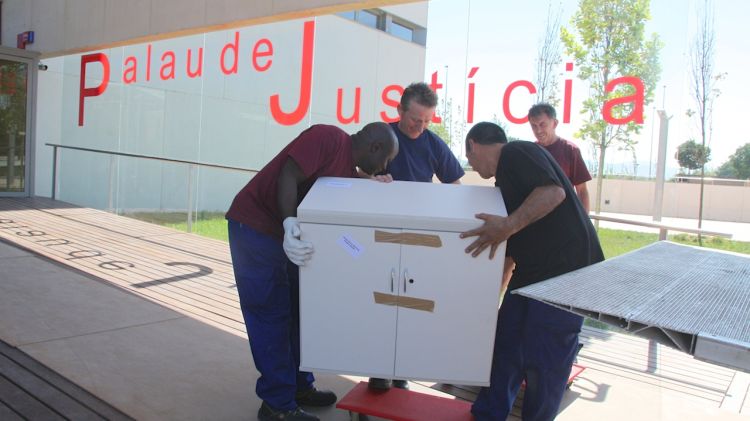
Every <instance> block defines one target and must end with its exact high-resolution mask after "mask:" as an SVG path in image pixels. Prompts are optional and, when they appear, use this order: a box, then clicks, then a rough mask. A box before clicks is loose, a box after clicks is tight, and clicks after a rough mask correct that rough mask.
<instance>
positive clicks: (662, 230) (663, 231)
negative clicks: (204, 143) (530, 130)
mask: <svg viewBox="0 0 750 421" xmlns="http://www.w3.org/2000/svg"><path fill="white" fill-rule="evenodd" d="M46 145H47V146H52V148H53V151H52V199H53V200H54V199H55V198H56V197H57V165H58V152H57V150H58V148H62V149H72V150H77V151H85V152H93V153H101V154H106V155H110V157H111V160H110V174H109V178H110V179H109V208H110V209H112V200H113V196H112V195H113V193H112V190H113V189H112V181H113V179H114V169H115V161H114V157H115V156H124V157H129V158H143V159H151V160H155V161H162V162H171V163H176V164H185V165H188V166H189V171H188V185H187V188H188V206H187V209H188V215H187V231H188V232H192V226H193V221H192V219H193V213H192V211H193V188H192V179H193V171H194V169H195V167H207V168H218V169H224V170H231V171H242V172H250V173H255V172H258V170H255V169H251V168H241V167H232V166H228V165H219V164H210V163H205V162H196V161H187V160H182V159H173V158H162V157H158V156H151V155H142V154H133V153H127V152H114V151H106V150H101V149H90V148H81V147H78V146H66V145H59V144H54V143H46ZM589 217H590V218H591V219H594V220H599V221H608V222H616V223H621V224H629V225H636V226H642V227H648V228H657V229H659V240H665V239H666V238H667V232H668V231H677V232H685V233H689V234H699V235H707V236H712V237H724V238H732V234H728V233H722V232H717V231H709V230H704V229H697V228H687V227H677V226H673V225H664V224H660V223H658V222H643V221H635V220H632V219H621V218H613V217H609V216H604V215H596V214H590V215H589Z"/></svg>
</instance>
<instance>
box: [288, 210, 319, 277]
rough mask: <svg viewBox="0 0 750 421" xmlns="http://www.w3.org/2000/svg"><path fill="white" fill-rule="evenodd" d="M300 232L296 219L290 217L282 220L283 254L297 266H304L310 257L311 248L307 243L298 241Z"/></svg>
mask: <svg viewBox="0 0 750 421" xmlns="http://www.w3.org/2000/svg"><path fill="white" fill-rule="evenodd" d="M300 234H301V230H300V228H299V221H298V220H297V218H295V217H293V216H290V217H288V218H286V219H284V253H286V257H288V258H289V260H291V261H292V263H294V264H295V265H297V266H304V265H305V263H307V261H308V260H310V257H312V253H313V246H312V244H311V243H310V242H308V241H302V240H300V239H299V236H300Z"/></svg>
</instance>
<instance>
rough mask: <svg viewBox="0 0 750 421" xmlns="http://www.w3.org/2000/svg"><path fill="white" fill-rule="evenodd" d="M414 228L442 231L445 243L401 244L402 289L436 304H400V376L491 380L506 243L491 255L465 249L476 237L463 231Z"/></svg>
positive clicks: (463, 381)
mask: <svg viewBox="0 0 750 421" xmlns="http://www.w3.org/2000/svg"><path fill="white" fill-rule="evenodd" d="M408 231H409V230H405V232H408ZM411 232H414V233H421V234H428V235H430V234H433V235H437V236H439V237H440V243H441V246H440V247H426V246H418V245H407V244H403V245H402V246H401V276H400V278H401V279H400V281H401V283H400V290H399V291H400V293H401V294H402V295H403V296H405V297H413V298H419V299H424V300H431V301H434V309H433V310H432V311H424V310H419V309H411V308H405V307H399V309H398V333H397V338H398V340H397V343H396V377H399V378H405V379H423V380H435V381H445V382H451V383H459V384H467V385H488V384H489V380H490V378H489V376H490V368H491V364H492V351H493V346H494V339H495V326H496V322H497V308H498V304H499V300H500V297H499V294H500V284H501V277H502V271H503V260H504V258H503V257H504V255H505V243H503V245H502V246H501V247H500V248H499V249H498V251H497V255H496V256H495V258H494V259H493V260H489V258H488V253H487V252H485V253H484V254H483V255H481V256H480V257H477V258H473V257H471V255H469V254H466V253H465V252H464V249H465V248H466V247H467V246H468V245H469V244H470V243H471V241H472V240H469V239H461V238H459V237H458V233H453V232H420V231H411Z"/></svg>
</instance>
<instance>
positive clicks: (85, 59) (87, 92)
mask: <svg viewBox="0 0 750 421" xmlns="http://www.w3.org/2000/svg"><path fill="white" fill-rule="evenodd" d="M94 61H97V62H99V63H101V64H102V83H100V84H99V86H97V87H95V88H87V87H86V64H87V63H91V62H94ZM107 84H109V59H108V58H107V56H106V55H104V54H102V53H95V54H86V55H85V56H81V85H80V88H79V89H78V125H79V126H83V99H84V98H85V97H87V96H99V95H101V94H102V93H104V91H105V90H106V89H107Z"/></svg>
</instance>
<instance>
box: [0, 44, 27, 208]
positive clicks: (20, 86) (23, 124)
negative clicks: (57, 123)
mask: <svg viewBox="0 0 750 421" xmlns="http://www.w3.org/2000/svg"><path fill="white" fill-rule="evenodd" d="M33 64H34V61H33V60H32V59H28V58H23V57H16V56H13V55H8V54H2V53H0V196H28V195H29V158H30V152H29V150H30V142H31V137H30V133H31V130H30V127H31V112H30V111H31V95H30V92H31V87H32V86H33V84H32V83H31V81H32V65H33Z"/></svg>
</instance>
